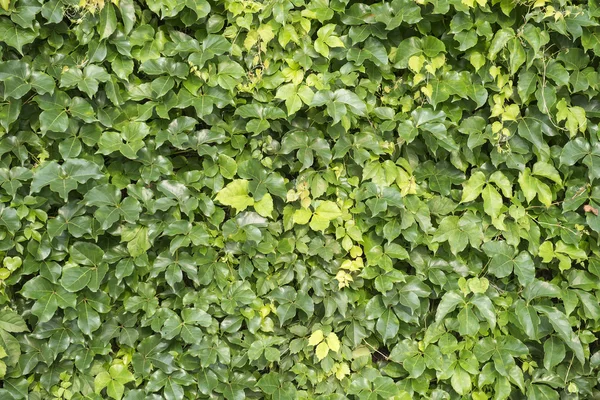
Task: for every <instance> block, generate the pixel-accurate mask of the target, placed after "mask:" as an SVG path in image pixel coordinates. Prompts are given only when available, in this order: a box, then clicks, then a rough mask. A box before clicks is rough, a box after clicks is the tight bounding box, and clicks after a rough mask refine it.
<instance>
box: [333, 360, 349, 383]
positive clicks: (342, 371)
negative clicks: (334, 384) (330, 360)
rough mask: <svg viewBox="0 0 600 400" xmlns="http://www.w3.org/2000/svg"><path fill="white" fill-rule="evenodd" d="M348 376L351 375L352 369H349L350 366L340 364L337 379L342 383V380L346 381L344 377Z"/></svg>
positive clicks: (336, 372) (336, 374)
mask: <svg viewBox="0 0 600 400" xmlns="http://www.w3.org/2000/svg"><path fill="white" fill-rule="evenodd" d="M346 375H350V368H349V367H348V364H346V363H341V364H339V365H338V367H337V369H336V371H335V377H336V378H338V380H340V381H341V380H342V379H344V377H345V376H346Z"/></svg>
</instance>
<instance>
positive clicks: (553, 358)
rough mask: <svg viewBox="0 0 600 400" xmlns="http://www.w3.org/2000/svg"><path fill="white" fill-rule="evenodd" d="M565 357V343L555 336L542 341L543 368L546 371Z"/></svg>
mask: <svg viewBox="0 0 600 400" xmlns="http://www.w3.org/2000/svg"><path fill="white" fill-rule="evenodd" d="M564 358H565V345H564V343H563V342H562V341H561V340H560V339H558V338H557V337H555V336H552V337H550V339H548V340H546V341H545V342H544V368H546V369H547V370H548V371H552V369H553V368H554V367H555V366H557V365H558V364H560V363H561V361H562V360H564Z"/></svg>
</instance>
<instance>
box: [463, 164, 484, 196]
mask: <svg viewBox="0 0 600 400" xmlns="http://www.w3.org/2000/svg"><path fill="white" fill-rule="evenodd" d="M486 182H487V179H486V177H485V174H484V173H483V172H481V171H477V172H475V173H474V174H472V175H471V177H470V178H469V180H468V181H466V182H465V183H464V185H463V191H462V198H461V199H460V202H461V203H466V202H469V201H473V200H475V199H476V198H477V197H479V195H480V194H481V192H482V190H483V187H484V185H485V184H486Z"/></svg>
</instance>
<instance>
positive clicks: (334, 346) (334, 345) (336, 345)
mask: <svg viewBox="0 0 600 400" xmlns="http://www.w3.org/2000/svg"><path fill="white" fill-rule="evenodd" d="M327 347H329V349H330V350H331V351H334V352H336V353H337V352H338V351H340V339H338V337H337V335H336V334H335V333H333V332H331V333H330V334H329V335H327Z"/></svg>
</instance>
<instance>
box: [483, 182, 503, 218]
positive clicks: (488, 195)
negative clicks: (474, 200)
mask: <svg viewBox="0 0 600 400" xmlns="http://www.w3.org/2000/svg"><path fill="white" fill-rule="evenodd" d="M481 196H482V197H483V209H484V210H485V212H486V214H488V215H489V216H491V217H492V218H498V217H499V216H500V214H501V211H502V206H503V201H502V196H500V193H498V191H497V190H496V188H495V187H493V186H492V185H486V187H485V188H484V189H483V191H482V193H481Z"/></svg>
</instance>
